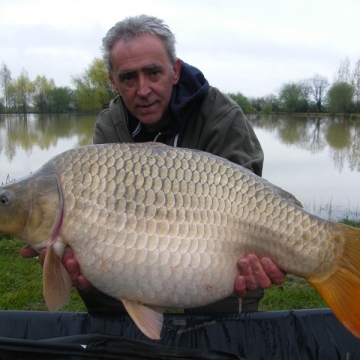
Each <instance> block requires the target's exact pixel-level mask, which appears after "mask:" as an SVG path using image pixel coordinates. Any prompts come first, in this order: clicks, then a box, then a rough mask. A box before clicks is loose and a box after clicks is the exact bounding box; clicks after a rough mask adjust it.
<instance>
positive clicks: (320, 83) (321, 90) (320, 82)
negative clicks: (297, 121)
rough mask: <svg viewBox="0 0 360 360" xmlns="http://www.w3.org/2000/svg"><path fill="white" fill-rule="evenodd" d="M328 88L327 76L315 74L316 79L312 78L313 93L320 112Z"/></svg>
mask: <svg viewBox="0 0 360 360" xmlns="http://www.w3.org/2000/svg"><path fill="white" fill-rule="evenodd" d="M328 86H329V82H328V80H327V78H326V77H325V76H321V75H320V74H315V75H314V77H313V78H311V93H312V96H313V98H314V100H315V103H316V108H317V111H318V112H321V111H322V100H323V99H324V97H325V95H326V93H325V90H326V88H327V87H328Z"/></svg>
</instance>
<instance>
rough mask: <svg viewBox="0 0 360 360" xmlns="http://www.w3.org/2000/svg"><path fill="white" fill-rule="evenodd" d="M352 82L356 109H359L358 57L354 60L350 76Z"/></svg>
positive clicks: (359, 65)
mask: <svg viewBox="0 0 360 360" xmlns="http://www.w3.org/2000/svg"><path fill="white" fill-rule="evenodd" d="M352 84H353V86H354V99H355V103H356V107H357V111H359V110H360V59H359V60H358V61H357V62H356V64H355V68H354V71H353V76H352Z"/></svg>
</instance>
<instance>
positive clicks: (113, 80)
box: [109, 74, 120, 94]
mask: <svg viewBox="0 0 360 360" xmlns="http://www.w3.org/2000/svg"><path fill="white" fill-rule="evenodd" d="M109 80H110V81H111V85H112V87H113V89H114V91H115V92H116V93H117V94H120V90H119V88H118V86H117V85H116V82H115V79H114V76H113V74H109Z"/></svg>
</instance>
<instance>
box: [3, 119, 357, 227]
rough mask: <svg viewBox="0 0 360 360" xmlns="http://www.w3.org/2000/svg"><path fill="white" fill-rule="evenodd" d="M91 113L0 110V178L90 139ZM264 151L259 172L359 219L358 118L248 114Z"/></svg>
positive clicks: (315, 206)
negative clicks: (33, 112) (87, 114)
mask: <svg viewBox="0 0 360 360" xmlns="http://www.w3.org/2000/svg"><path fill="white" fill-rule="evenodd" d="M95 119H96V116H95V115H94V116H79V115H69V114H66V115H37V114H36V115H35V114H29V115H27V116H26V117H25V116H24V115H0V183H5V182H6V181H8V179H17V178H20V177H22V176H25V175H28V174H29V173H31V172H32V171H35V170H37V169H38V168H39V167H40V166H41V165H43V164H44V163H45V162H46V161H47V160H49V159H50V158H51V157H53V156H55V155H57V154H59V153H60V152H62V151H65V150H67V149H70V148H73V147H76V146H81V145H87V144H90V143H91V140H92V133H93V128H94V122H95ZM248 119H249V121H250V122H251V124H252V126H253V127H254V130H255V132H256V134H257V136H258V138H259V140H260V142H261V145H262V147H263V149H264V152H265V163H264V171H263V177H264V178H266V179H268V180H269V181H270V182H272V183H274V184H276V185H278V186H280V187H282V188H283V189H285V190H287V191H289V192H291V193H292V194H293V195H295V196H296V197H297V198H298V199H299V200H300V201H301V202H302V204H303V205H304V207H305V208H306V209H307V210H308V211H310V212H311V213H314V214H316V215H320V216H322V217H324V218H326V219H334V220H338V219H340V218H343V217H348V218H351V219H356V220H358V219H360V194H359V191H358V184H359V179H360V177H359V175H360V174H359V171H360V122H352V121H350V120H345V119H341V118H315V117H297V116H282V115H281V116H280V115H249V116H248Z"/></svg>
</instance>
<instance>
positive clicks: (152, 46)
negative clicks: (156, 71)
mask: <svg viewBox="0 0 360 360" xmlns="http://www.w3.org/2000/svg"><path fill="white" fill-rule="evenodd" d="M111 53H112V56H111V58H112V61H113V65H115V67H117V68H118V70H119V71H120V70H121V71H125V70H126V71H128V70H131V71H134V70H140V69H143V68H147V67H153V66H154V65H156V66H164V65H165V62H168V61H169V60H168V54H167V52H166V48H165V45H164V43H163V41H162V40H161V39H160V38H159V37H158V36H156V35H152V34H144V35H141V36H139V37H136V38H134V39H133V40H132V41H130V42H124V41H123V40H122V39H121V40H118V41H117V42H116V43H115V44H114V46H113V48H112V50H111Z"/></svg>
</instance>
